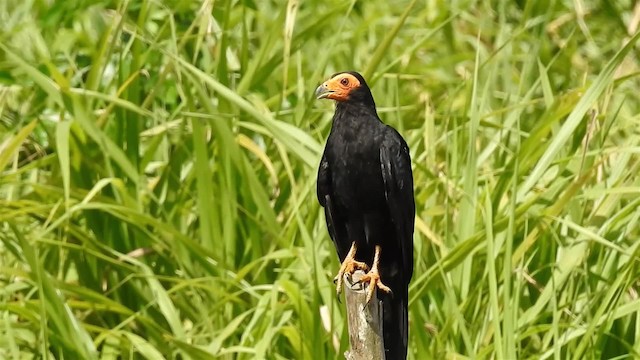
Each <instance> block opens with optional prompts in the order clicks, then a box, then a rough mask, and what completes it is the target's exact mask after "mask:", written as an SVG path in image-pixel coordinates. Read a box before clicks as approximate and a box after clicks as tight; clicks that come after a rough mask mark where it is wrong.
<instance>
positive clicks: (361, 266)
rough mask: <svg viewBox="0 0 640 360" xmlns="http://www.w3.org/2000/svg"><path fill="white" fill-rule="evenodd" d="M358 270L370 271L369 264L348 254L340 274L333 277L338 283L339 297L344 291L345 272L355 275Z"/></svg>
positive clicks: (337, 292)
mask: <svg viewBox="0 0 640 360" xmlns="http://www.w3.org/2000/svg"><path fill="white" fill-rule="evenodd" d="M356 270H363V271H369V266H367V264H365V263H364V262H362V261H356V259H354V258H353V256H348V255H347V257H346V258H345V259H344V261H343V262H342V265H341V266H340V270H339V271H338V275H336V277H335V278H333V282H334V283H335V284H336V296H337V297H338V299H339V298H340V293H342V286H343V281H344V274H349V275H350V276H351V275H353V273H354V272H356Z"/></svg>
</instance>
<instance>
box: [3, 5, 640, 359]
mask: <svg viewBox="0 0 640 360" xmlns="http://www.w3.org/2000/svg"><path fill="white" fill-rule="evenodd" d="M639 23H640V3H639V2H636V1H631V0H624V1H615V2H613V1H604V0H603V1H595V0H594V1H585V0H572V1H569V0H543V1H525V0H519V1H507V0H493V1H470V0H457V1H441V0H422V1H417V0H412V1H408V0H402V1H396V2H381V1H337V0H326V1H318V0H307V1H297V0H290V1H269V0H265V1H262V0H261V1H257V0H219V1H213V0H202V1H187V0H168V1H160V0H155V1H152V0H119V1H106V0H102V1H86V0H65V1H61V0H59V1H56V0H22V1H18V0H5V1H2V2H0V284H1V286H0V289H1V290H0V357H1V358H13V359H22V358H25V359H32V358H59V359H92V358H100V359H138V358H147V359H160V358H171V359H173V358H178V359H192V358H193V359H210V358H220V359H339V358H342V357H343V356H342V353H343V352H344V351H345V350H346V348H347V346H348V336H347V333H346V326H345V321H346V318H345V314H344V306H343V305H342V304H340V303H339V302H338V300H337V299H336V298H335V295H334V286H333V284H332V282H331V280H332V278H333V276H334V274H335V272H336V271H337V268H338V262H337V259H336V256H335V251H334V249H333V245H332V244H331V242H330V241H329V238H328V235H327V232H326V228H325V224H324V216H323V214H322V212H321V210H320V208H319V206H318V204H317V201H316V199H315V177H316V168H317V163H318V161H319V157H320V153H321V150H322V146H323V143H324V139H325V138H326V136H327V134H328V131H329V129H330V122H331V114H332V112H333V111H332V106H331V105H330V104H329V103H322V104H320V103H318V102H316V101H315V100H314V98H313V90H314V89H315V87H316V86H317V84H318V83H320V82H321V81H323V80H324V79H325V78H327V77H328V76H329V75H331V74H332V73H334V72H337V71H342V70H351V69H353V70H358V71H360V72H362V73H363V74H364V75H365V77H366V78H367V79H368V82H369V84H370V86H371V87H372V88H373V93H374V97H375V98H376V102H377V105H378V108H379V113H380V115H381V117H382V118H383V120H384V121H385V122H387V123H389V124H391V125H393V126H394V127H396V128H398V129H399V130H400V132H401V133H402V134H403V135H404V136H405V138H406V139H407V141H408V143H409V145H410V147H411V153H412V158H413V162H414V176H415V190H416V202H417V214H416V217H417V223H416V231H415V254H414V256H415V274H414V279H413V282H412V285H411V290H410V296H411V306H410V324H411V325H410V326H411V328H410V333H411V334H410V355H409V358H410V359H429V358H437V359H464V358H480V359H485V358H487V359H489V358H493V359H516V358H518V359H527V358H531V359H546V358H554V359H583V358H603V359H605V358H606V359H612V358H617V359H625V358H638V357H640V316H639V315H640V299H639V298H638V292H637V291H638V286H639V283H638V275H639V271H638V263H637V258H638V251H639V250H638V244H639V242H638V238H639V237H640V227H639V226H638V218H639V217H640V210H639V204H640V197H639V196H638V194H639V193H640V180H639V179H640V178H639V177H638V175H637V174H638V171H639V168H640V160H639V157H638V153H639V152H640V125H639V124H640V121H639V117H638V114H639V113H640V111H639V110H640V108H639V107H640V98H639V97H638V94H639V93H640V81H639V79H638V65H639V64H638V46H637V45H636V43H637V38H638V36H636V34H637V30H638V24H639Z"/></svg>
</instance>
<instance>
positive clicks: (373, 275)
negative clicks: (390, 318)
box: [359, 245, 393, 304]
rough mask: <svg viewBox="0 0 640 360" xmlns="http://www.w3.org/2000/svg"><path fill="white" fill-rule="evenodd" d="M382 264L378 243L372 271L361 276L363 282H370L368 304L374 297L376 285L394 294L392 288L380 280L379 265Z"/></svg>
mask: <svg viewBox="0 0 640 360" xmlns="http://www.w3.org/2000/svg"><path fill="white" fill-rule="evenodd" d="M379 264H380V245H376V251H375V253H374V255H373V266H372V267H371V271H369V272H368V273H366V274H365V275H364V276H363V277H361V278H360V281H359V282H361V283H367V282H368V283H369V288H368V289H367V304H368V303H369V301H371V298H372V297H373V292H374V291H375V290H376V287H377V288H378V289H380V290H382V291H384V292H386V293H388V294H393V292H392V291H391V289H390V288H389V287H388V286H387V285H385V284H383V283H382V280H380V273H379V272H378V265H379Z"/></svg>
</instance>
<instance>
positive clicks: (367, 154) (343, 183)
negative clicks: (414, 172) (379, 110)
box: [328, 138, 385, 210]
mask: <svg viewBox="0 0 640 360" xmlns="http://www.w3.org/2000/svg"><path fill="white" fill-rule="evenodd" d="M346 140H347V139H344V138H343V139H339V141H336V142H334V143H333V144H331V149H332V151H331V154H329V155H330V156H329V157H328V161H329V168H330V169H331V180H332V188H333V191H334V194H335V197H336V201H337V202H338V204H340V205H341V206H342V207H345V208H347V209H354V210H356V209H357V210H366V209H367V208H374V207H376V206H378V205H380V204H381V203H382V202H384V200H385V198H384V185H383V182H382V173H381V169H380V149H379V147H377V146H375V144H371V143H367V142H366V141H362V140H363V139H357V138H353V139H348V141H346Z"/></svg>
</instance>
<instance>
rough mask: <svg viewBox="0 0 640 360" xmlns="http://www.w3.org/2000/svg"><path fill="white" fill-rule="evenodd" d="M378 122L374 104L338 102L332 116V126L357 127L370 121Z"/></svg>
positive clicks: (368, 123)
mask: <svg viewBox="0 0 640 360" xmlns="http://www.w3.org/2000/svg"><path fill="white" fill-rule="evenodd" d="M375 122H380V118H379V117H378V113H377V112H376V108H375V105H374V106H368V105H365V104H359V103H356V104H353V103H348V102H338V103H337V104H336V112H335V114H334V116H333V127H334V128H335V127H338V128H341V127H349V128H352V129H353V128H359V127H361V126H367V125H370V124H371V123H375Z"/></svg>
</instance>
